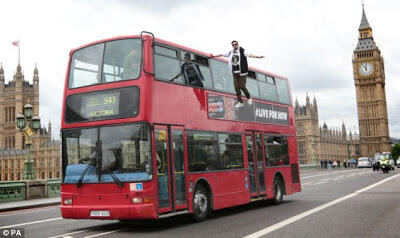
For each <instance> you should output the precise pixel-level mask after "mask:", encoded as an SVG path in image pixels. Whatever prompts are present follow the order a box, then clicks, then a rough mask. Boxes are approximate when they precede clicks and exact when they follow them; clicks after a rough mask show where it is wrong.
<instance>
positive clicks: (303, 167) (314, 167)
mask: <svg viewBox="0 0 400 238" xmlns="http://www.w3.org/2000/svg"><path fill="white" fill-rule="evenodd" d="M319 169H321V166H320V165H319V164H301V165H300V172H306V171H313V170H319Z"/></svg>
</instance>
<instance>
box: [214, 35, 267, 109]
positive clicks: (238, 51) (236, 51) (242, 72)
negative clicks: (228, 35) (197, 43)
mask: <svg viewBox="0 0 400 238" xmlns="http://www.w3.org/2000/svg"><path fill="white" fill-rule="evenodd" d="M231 43H232V47H233V50H231V51H229V52H228V53H227V54H218V55H213V54H211V58H213V57H220V56H223V57H226V58H229V69H230V70H231V72H232V74H233V80H234V81H233V83H234V86H235V91H236V96H237V100H238V102H239V103H237V104H236V105H235V107H243V106H244V104H243V100H242V97H241V92H240V90H242V91H243V92H244V94H245V95H246V98H247V103H248V104H249V105H251V104H252V103H253V101H252V99H251V96H250V93H249V90H247V88H246V77H247V74H248V64H247V57H251V58H264V56H256V55H253V54H250V53H247V51H246V50H245V49H243V48H242V47H240V46H239V43H238V42H237V41H236V40H234V41H232V42H231Z"/></svg>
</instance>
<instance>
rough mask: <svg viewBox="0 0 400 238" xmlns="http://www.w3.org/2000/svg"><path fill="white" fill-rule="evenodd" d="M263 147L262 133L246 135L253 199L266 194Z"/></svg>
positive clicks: (248, 133)
mask: <svg viewBox="0 0 400 238" xmlns="http://www.w3.org/2000/svg"><path fill="white" fill-rule="evenodd" d="M262 145H263V144H262V133H261V132H247V133H246V147H247V160H248V169H249V173H248V174H249V185H250V196H251V197H253V196H260V195H262V194H265V179H264V160H263V154H262Z"/></svg>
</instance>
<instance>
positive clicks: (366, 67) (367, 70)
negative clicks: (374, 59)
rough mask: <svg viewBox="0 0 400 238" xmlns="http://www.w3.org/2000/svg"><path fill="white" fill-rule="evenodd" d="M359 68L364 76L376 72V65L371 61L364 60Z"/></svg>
mask: <svg viewBox="0 0 400 238" xmlns="http://www.w3.org/2000/svg"><path fill="white" fill-rule="evenodd" d="M358 70H359V72H360V74H361V75H362V76H369V75H371V74H372V72H374V66H372V64H371V63H368V62H364V63H362V64H360V67H359V68H358Z"/></svg>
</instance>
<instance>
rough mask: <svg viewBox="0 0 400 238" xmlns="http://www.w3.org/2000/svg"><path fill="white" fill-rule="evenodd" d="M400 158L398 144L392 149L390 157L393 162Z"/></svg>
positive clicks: (399, 146)
mask: <svg viewBox="0 0 400 238" xmlns="http://www.w3.org/2000/svg"><path fill="white" fill-rule="evenodd" d="M399 156H400V144H396V145H395V146H393V147H392V157H393V160H394V161H397V158H398V157H399Z"/></svg>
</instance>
